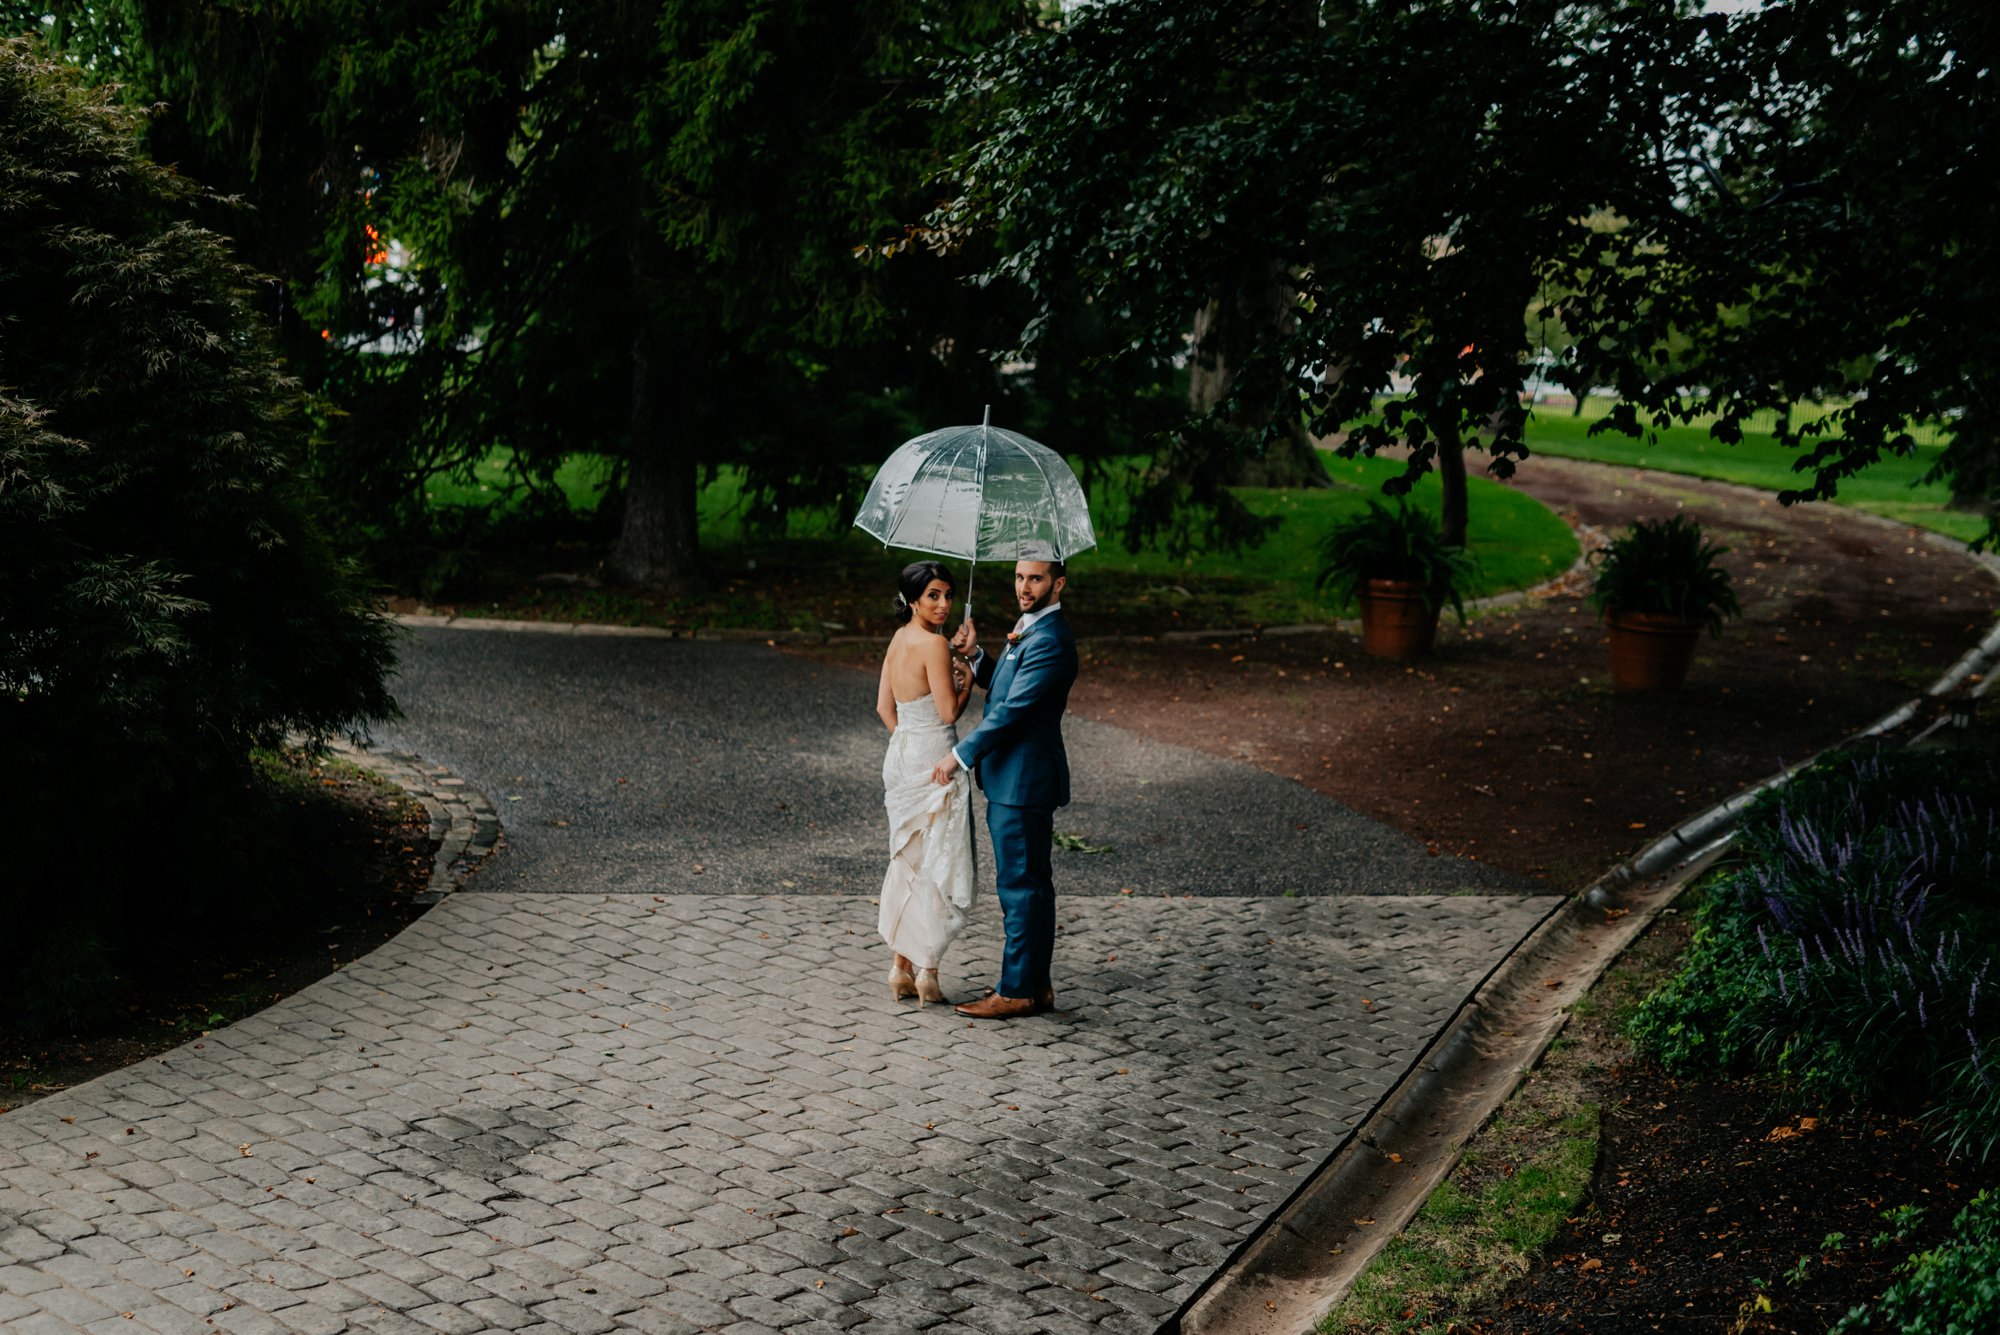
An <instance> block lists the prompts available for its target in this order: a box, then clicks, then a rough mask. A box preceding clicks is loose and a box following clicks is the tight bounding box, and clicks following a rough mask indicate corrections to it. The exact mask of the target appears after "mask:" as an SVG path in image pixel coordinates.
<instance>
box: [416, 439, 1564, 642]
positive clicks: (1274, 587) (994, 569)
mask: <svg viewBox="0 0 2000 1335" xmlns="http://www.w3.org/2000/svg"><path fill="white" fill-rule="evenodd" d="M1326 463H1327V468H1328V472H1329V474H1330V475H1331V476H1332V478H1333V479H1334V481H1335V484H1336V485H1335V486H1333V487H1331V488H1325V489H1312V490H1296V491H1294V490H1278V489H1264V488H1244V489H1242V490H1241V491H1240V492H1239V495H1241V496H1242V498H1243V500H1244V502H1245V503H1246V504H1247V505H1248V506H1249V507H1250V508H1251V509H1252V510H1254V511H1255V512H1257V513H1258V514H1263V515H1276V516H1279V517H1280V518H1282V519H1283V521H1284V522H1283V523H1282V524H1281V525H1280V526H1279V527H1278V529H1277V530H1276V531H1275V532H1274V533H1273V534H1272V535H1271V536H1270V537H1269V538H1268V539H1267V540H1266V541H1265V542H1264V543H1263V544H1262V545H1260V546H1258V547H1255V548H1251V549H1248V550H1245V551H1242V552H1238V553H1220V554H1200V555H1196V556H1192V557H1188V558H1182V559H1176V558H1173V557H1169V556H1167V555H1165V554H1164V553H1162V552H1158V551H1148V550H1140V551H1134V550H1131V549H1129V548H1127V547H1126V545H1125V544H1124V543H1123V542H1122V541H1121V540H1120V539H1119V536H1118V533H1117V528H1118V525H1119V521H1120V519H1121V518H1122V516H1123V515H1124V514H1125V512H1126V498H1125V488H1124V485H1123V484H1122V482H1120V481H1116V480H1114V481H1111V482H1107V483H1104V484H1101V485H1099V486H1098V487H1097V488H1095V489H1094V491H1093V493H1092V496H1091V513H1092V516H1093V518H1094V519H1095V521H1096V524H1097V529H1098V539H1099V546H1098V548H1097V549H1096V550H1095V551H1091V552H1086V553H1084V554H1082V555H1080V556H1078V557H1077V558H1075V560H1074V561H1073V562H1072V563H1071V566H1070V575H1071V580H1072V585H1073V587H1074V589H1075V591H1076V592H1077V593H1078V594H1079V595H1081V594H1083V593H1084V591H1085V590H1086V589H1088V590H1089V591H1090V593H1091V595H1092V596H1091V602H1092V605H1093V607H1094V609H1095V610H1096V615H1097V616H1098V617H1099V618H1100V619H1101V620H1102V622H1103V628H1106V629H1110V628H1117V629H1123V630H1128V631H1135V632H1143V631H1146V630H1151V629H1164V628H1169V627H1190V628H1193V627H1199V628H1204V629H1205V628H1211V627H1217V626H1229V625H1243V624H1247V623H1252V622H1261V623H1264V624H1285V623H1294V622H1304V621H1325V620H1330V619H1332V618H1333V617H1335V616H1337V615H1339V614H1340V611H1341V609H1336V608H1332V607H1328V606H1326V605H1324V604H1322V603H1321V602H1320V601H1319V600H1318V599H1317V598H1316V597H1315V595H1314V591H1313V577H1314V574H1315V572H1316V570H1317V568H1318V556H1317V549H1318V545H1319V542H1320V539H1321V538H1322V536H1323V535H1324V534H1325V532H1326V530H1327V528H1328V527H1329V526H1330V525H1331V524H1332V523H1333V522H1334V521H1335V520H1336V519H1337V518H1339V517H1340V516H1342V515H1345V514H1350V513H1353V512H1354V511H1356V510H1359V509H1361V508H1362V507H1363V506H1364V505H1365V504H1366V503H1367V502H1368V500H1370V499H1371V498H1379V497H1380V495H1381V485H1382V482H1383V481H1384V480H1385V479H1387V478H1389V477H1391V476H1394V475H1395V474H1396V472H1397V471H1399V468H1398V465H1396V464H1393V463H1389V462H1386V461H1366V460H1343V459H1338V458H1334V457H1331V456H1329V457H1327V459H1326ZM606 475H607V464H606V461H605V460H603V459H601V458H595V457H590V456H580V457H578V458H577V459H575V460H573V461H572V462H571V463H570V464H569V465H567V466H566V467H565V468H564V469H563V471H562V473H561V474H560V475H559V476H558V484H559V485H560V486H561V487H562V488H563V490H564V491H565V493H566V494H567V495H568V497H569V499H570V502H571V504H572V505H573V506H575V507H576V508H579V509H583V508H588V507H592V506H594V505H595V504H596V503H597V501H598V499H599V497H600V496H601V494H602V490H603V486H604V480H605V477H606ZM1469 489H1470V514H1471V533H1470V546H1471V547H1472V549H1473V551H1474V554H1475V555H1476V556H1477V558H1478V560H1479V563H1480V567H1481V575H1482V583H1481V587H1480V588H1479V589H1477V590H1475V591H1473V592H1474V593H1475V594H1477V593H1492V592H1501V591H1504V590H1508V589H1517V588H1523V587H1526V586H1529V585H1533V584H1536V583H1539V582H1541V581H1542V580H1545V579H1547V578H1549V577H1551V576H1553V575H1556V574H1560V573H1561V572H1562V571H1563V570H1565V569H1567V568H1568V567H1569V566H1570V564H1571V563H1572V562H1574V561H1575V560H1576V557H1577V545H1576V538H1575V535H1573V534H1572V533H1571V532H1570V530H1569V529H1568V527H1567V526H1566V525H1564V524H1563V522H1562V521H1561V520H1560V519H1558V518H1557V517H1556V516H1555V515H1554V514H1552V513H1550V511H1549V510H1548V509H1547V508H1545V507H1544V506H1542V505H1541V504H1540V503H1539V502H1537V501H1535V500H1533V499H1531V498H1529V497H1527V496H1525V495H1523V494H1521V493H1520V492H1517V491H1513V490H1511V489H1509V488H1506V487H1501V486H1498V485H1496V484H1494V483H1491V482H1488V481H1486V480H1485V479H1483V478H1473V479H1471V480H1470V483H1469ZM429 494H430V497H431V499H432V502H433V503H434V504H436V505H439V506H445V505H492V504H507V503H509V501H508V497H509V495H510V493H509V486H508V474H507V470H506V466H505V456H496V457H495V458H494V459H492V460H489V461H488V462H487V463H485V464H483V465H481V466H480V468H479V470H478V471H477V472H476V473H475V476H474V479H473V480H472V481H471V482H470V483H465V482H457V481H451V480H447V479H438V480H436V481H434V482H433V484H432V485H431V487H430V488H429ZM1413 500H1414V502H1415V503H1416V504H1418V505H1420V506H1423V507H1426V508H1428V509H1430V510H1431V511H1432V512H1433V513H1435V512H1436V509H1437V505H1438V483H1437V480H1436V478H1435V477H1431V478H1427V479H1425V480H1424V482H1423V483H1421V484H1420V485H1419V486H1418V487H1417V489H1416V491H1415V493H1414V494H1413ZM746 509H747V505H746V502H745V500H744V497H743V493H742V475H741V474H740V473H738V472H736V471H734V470H724V471H723V472H722V473H721V474H720V475H719V476H718V477H717V478H716V480H715V481H714V482H713V483H711V484H710V485H709V486H707V487H705V488H704V489H703V491H702V493H701V498H700V510H701V520H702V533H701V541H702V549H703V554H704V557H705V559H706V560H707V561H708V563H709V566H710V569H711V571H712V572H713V573H714V574H716V576H717V577H718V578H717V581H716V583H717V592H716V593H715V594H714V595H713V596H711V597H708V598H703V599H693V600H687V599H683V600H666V599H660V598H653V597H641V596H639V595H632V594H623V593H616V592H611V591H604V590H576V589H555V590H545V589H525V590H515V591H506V590H498V589H495V590H489V591H487V594H488V595H489V596H483V597H481V598H478V599H476V600H475V603H476V605H477V606H478V607H479V608H480V609H481V610H488V611H492V612H495V613H499V612H507V613H510V614H517V615H537V616H547V617H550V618H574V619H579V620H586V619H587V620H615V621H632V622H638V623H652V624H688V625H737V626H772V627H777V628H793V627H796V628H802V629H813V628H818V627H821V626H826V625H833V626H834V627H835V628H836V629H854V630H862V629H872V628H873V623H874V622H875V621H876V620H879V619H880V617H881V612H882V611H883V610H884V609H882V608H881V604H882V603H884V602H885V601H886V598H887V595H888V592H889V591H890V585H891V579H892V577H893V573H894V571H895V570H896V569H897V568H898V567H900V566H901V564H902V563H903V562H905V561H907V560H911V559H915V558H914V555H913V554H909V553H903V552H898V551H890V552H885V551H884V550H883V549H882V547H881V545H880V544H879V543H877V542H876V541H875V540H874V539H872V538H869V537H868V536H867V535H865V534H863V533H861V532H860V531H858V530H856V529H855V528H854V527H853V525H852V516H849V515H846V514H844V513H842V514H836V513H834V512H833V511H831V510H829V509H818V510H799V511H794V512H793V513H791V514H788V515H787V516H785V523H784V529H783V532H782V533H774V532H762V533H759V532H754V531H752V528H751V526H749V525H748V524H746V522H745V520H746V518H747V515H746ZM961 569H962V567H961ZM1006 581H1007V570H1006V567H1005V566H1004V565H1001V564H992V565H982V566H981V568H980V571H979V575H978V584H977V586H976V588H975V594H976V593H977V592H978V591H979V590H982V589H983V590H986V591H989V592H992V593H995V594H1004V592H1005V590H1006V588H1007V582H1006ZM863 590H865V591H866V592H863ZM877 595H879V596H877ZM980 602H981V605H982V606H990V604H987V603H985V601H984V600H983V599H982V600H980ZM464 610H471V607H470V606H466V607H465V609H464Z"/></svg>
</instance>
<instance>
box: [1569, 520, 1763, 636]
mask: <svg viewBox="0 0 2000 1335" xmlns="http://www.w3.org/2000/svg"><path fill="white" fill-rule="evenodd" d="M1728 550H1729V549H1728V548H1727V547H1720V546H1717V545H1716V544H1715V543H1713V542H1710V541H1709V540H1708V539H1707V537H1706V536H1704V535H1703V533H1702V531H1701V525H1700V524H1697V523H1695V522H1694V520H1692V519H1689V518H1688V517H1687V516H1686V515H1674V516H1672V517H1671V518H1668V519H1641V520H1639V521H1638V522H1637V523H1635V524H1633V525H1632V527H1631V528H1630V529H1628V530H1626V531H1625V532H1624V533H1623V534H1621V535H1620V536H1618V537H1616V538H1613V539H1612V540H1611V542H1610V543H1609V544H1608V545H1607V546H1605V547H1604V548H1603V549H1602V550H1600V551H1597V552H1595V553H1593V554H1592V556H1591V559H1592V560H1593V561H1594V562H1596V564H1597V580H1596V585H1595V587H1594V588H1593V590H1592V592H1591V601H1592V602H1593V603H1595V604H1596V606H1597V609H1598V610H1599V611H1600V612H1607V611H1608V612H1649V613H1652V614H1653V615H1655V616H1671V617H1685V618H1687V619H1688V620H1691V621H1699V622H1701V623H1703V624H1704V625H1706V626H1707V627H1708V628H1709V630H1710V631H1712V632H1715V633H1717V634H1720V633H1721V631H1722V620H1723V618H1724V617H1725V616H1740V615H1741V614H1742V611H1743V609H1742V608H1741V607H1740V606H1738V605H1737V602H1736V593H1735V591H1734V590H1733V589H1731V588H1730V585H1729V572H1728V571H1727V570H1724V569H1723V568H1722V567H1721V566H1718V565H1717V564H1716V563H1715V561H1716V558H1717V557H1719V556H1721V555H1722V554H1723V553H1724V552H1726V551H1728Z"/></svg>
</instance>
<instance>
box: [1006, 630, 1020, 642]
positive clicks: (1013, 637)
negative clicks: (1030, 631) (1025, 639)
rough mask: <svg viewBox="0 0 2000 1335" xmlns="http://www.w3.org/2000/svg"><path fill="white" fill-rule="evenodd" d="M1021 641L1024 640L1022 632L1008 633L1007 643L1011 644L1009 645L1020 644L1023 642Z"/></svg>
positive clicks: (1011, 631)
mask: <svg viewBox="0 0 2000 1335" xmlns="http://www.w3.org/2000/svg"><path fill="white" fill-rule="evenodd" d="M1021 639H1022V635H1021V632H1020V631H1018V630H1010V631H1008V632H1007V643H1009V644H1019V643H1020V642H1021Z"/></svg>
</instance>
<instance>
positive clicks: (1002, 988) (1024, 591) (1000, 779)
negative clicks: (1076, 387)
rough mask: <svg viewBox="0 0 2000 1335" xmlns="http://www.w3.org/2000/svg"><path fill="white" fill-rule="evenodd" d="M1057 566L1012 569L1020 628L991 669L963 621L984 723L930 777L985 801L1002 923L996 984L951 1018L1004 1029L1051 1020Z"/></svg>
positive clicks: (1065, 656) (961, 644) (1068, 667)
mask: <svg viewBox="0 0 2000 1335" xmlns="http://www.w3.org/2000/svg"><path fill="white" fill-rule="evenodd" d="M1064 583H1065V575H1064V571H1063V563H1062V562H1061V561H1017V562H1015V564H1014V598H1015V601H1016V602H1018V603H1019V604H1020V606H1021V620H1020V621H1019V622H1018V623H1017V624H1016V625H1015V627H1014V631H1013V633H1012V634H1010V635H1009V636H1008V637H1007V651H1006V652H1005V653H1003V654H1002V655H1000V659H999V661H998V662H997V663H996V662H995V661H994V660H993V657H992V656H991V655H990V654H988V653H986V652H985V651H984V650H982V649H980V648H979V647H978V645H977V644H976V643H975V640H974V636H975V634H976V632H975V631H974V628H973V626H972V623H971V622H970V620H968V621H967V622H966V624H965V625H963V626H961V627H960V628H959V630H958V633H957V634H956V635H954V636H953V637H952V647H953V648H954V649H955V650H957V651H958V652H959V653H960V654H961V655H965V656H967V658H968V661H969V662H970V663H971V664H972V675H973V679H974V680H975V681H977V682H978V683H979V684H980V685H981V686H983V687H985V688H986V717H985V718H984V719H982V720H981V721H980V724H979V726H978V727H977V728H975V729H973V731H972V734H971V735H970V736H969V737H967V738H966V739H965V740H964V741H962V742H960V743H959V744H958V745H957V746H956V747H954V748H953V749H952V750H951V751H948V752H946V754H945V757H944V759H942V760H940V761H938V763H937V768H936V769H935V770H933V771H932V772H931V777H932V778H933V779H935V780H936V781H937V782H939V783H941V784H943V783H950V782H951V776H952V775H953V774H955V773H956V772H957V771H958V769H959V767H960V766H964V767H965V768H966V769H969V770H971V771H972V774H973V777H974V778H975V779H977V780H978V781H979V786H980V788H981V789H982V790H983V791H984V792H985V793H986V828H987V831H988V832H989V833H991V834H992V836H993V857H994V862H995V864H996V865H995V868H994V879H995V882H996V888H997V889H998V890H999V892H1000V911H1001V913H1002V914H1003V915H1004V917H1005V919H1006V923H1007V950H1006V953H1005V955H1004V956H1002V958H1001V961H1000V984H999V986H998V987H996V988H994V990H993V991H992V992H990V993H988V994H987V995H986V996H984V997H981V998H980V999H979V1000H978V1001H968V1002H966V1003H965V1004H964V1005H962V1006H958V1007H956V1008H955V1009H956V1010H957V1011H958V1013H959V1014H960V1015H967V1016H970V1017H972V1018H973V1019H975V1020H1005V1019H1010V1018H1012V1017H1013V1016H1016V1015H1034V1014H1037V1013H1039V1012H1041V1011H1047V1010H1054V1009H1055V1005H1056V993H1055V988H1054V987H1053V986H1052V985H1051V984H1050V982H1049V961H1050V958H1051V957H1052V956H1053V955H1054V954H1055V946H1056V887H1055V880H1054V878H1053V876H1052V875H1051V872H1050V867H1049V862H1050V854H1051V851H1052V849H1053V846H1054V843H1055V820H1056V808H1057V807H1060V806H1067V805H1068V804H1069V757H1068V756H1067V755H1065V754H1064V753H1063V739H1062V716H1063V707H1064V706H1065V705H1066V704H1068V703H1069V688H1070V687H1071V685H1073V684H1074V683H1075V681H1076V637H1075V636H1073V635H1071V634H1070V629H1069V622H1068V621H1067V620H1065V619H1064V617H1063V613H1062V591H1063V584H1064Z"/></svg>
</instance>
